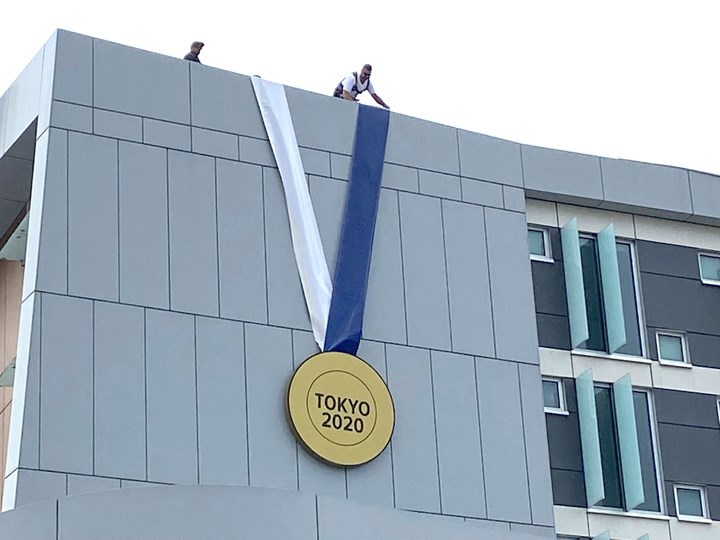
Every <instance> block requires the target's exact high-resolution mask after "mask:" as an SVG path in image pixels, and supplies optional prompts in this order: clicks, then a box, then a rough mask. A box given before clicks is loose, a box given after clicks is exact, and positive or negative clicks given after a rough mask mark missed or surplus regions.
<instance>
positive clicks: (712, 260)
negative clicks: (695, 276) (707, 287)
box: [700, 255, 720, 281]
mask: <svg viewBox="0 0 720 540" xmlns="http://www.w3.org/2000/svg"><path fill="white" fill-rule="evenodd" d="M700 276H701V277H702V278H703V279H709V280H712V281H720V257H711V256H709V255H700Z"/></svg>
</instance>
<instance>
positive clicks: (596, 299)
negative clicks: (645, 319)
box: [580, 238, 607, 351]
mask: <svg viewBox="0 0 720 540" xmlns="http://www.w3.org/2000/svg"><path fill="white" fill-rule="evenodd" d="M580 257H581V265H582V273H583V288H584V292H585V306H586V309H587V311H586V316H587V326H588V339H587V340H586V341H585V343H584V344H583V345H582V346H581V347H580V348H582V349H589V350H591V351H607V343H606V341H605V324H604V319H605V317H604V313H603V301H602V293H601V284H600V272H599V266H598V256H597V243H596V242H595V240H594V239H592V238H580Z"/></svg>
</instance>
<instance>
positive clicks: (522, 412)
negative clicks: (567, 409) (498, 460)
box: [515, 363, 535, 523]
mask: <svg viewBox="0 0 720 540" xmlns="http://www.w3.org/2000/svg"><path fill="white" fill-rule="evenodd" d="M515 371H516V373H517V388H518V394H519V397H520V400H519V401H520V425H521V426H522V434H523V450H524V453H525V478H526V479H527V487H528V489H527V498H528V504H529V509H530V523H534V521H535V520H534V519H533V504H532V493H531V489H532V488H531V487H530V462H529V460H528V444H527V432H526V430H525V407H524V404H523V391H522V373H520V364H519V363H516V364H515Z"/></svg>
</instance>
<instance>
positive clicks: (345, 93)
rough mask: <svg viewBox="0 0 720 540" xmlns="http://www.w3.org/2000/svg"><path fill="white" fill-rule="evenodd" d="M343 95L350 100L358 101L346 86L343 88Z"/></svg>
mask: <svg viewBox="0 0 720 540" xmlns="http://www.w3.org/2000/svg"><path fill="white" fill-rule="evenodd" d="M342 97H343V99H348V100H350V101H357V100H356V99H355V98H354V97H352V94H351V93H350V92H348V91H347V90H345V89H344V88H343V95H342Z"/></svg>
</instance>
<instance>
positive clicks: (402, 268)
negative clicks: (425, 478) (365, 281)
mask: <svg viewBox="0 0 720 540" xmlns="http://www.w3.org/2000/svg"><path fill="white" fill-rule="evenodd" d="M416 173H417V171H416ZM418 189H420V188H419V187H418ZM394 193H395V199H396V200H397V212H398V234H399V235H400V250H399V251H400V272H401V275H402V293H403V319H404V322H405V345H407V344H408V343H409V336H408V309H407V291H406V282H407V280H406V279H405V257H404V253H403V246H404V244H405V243H404V242H403V234H402V212H401V211H400V193H399V192H397V191H395V192H394ZM385 355H386V366H387V351H386V353H385ZM388 375H389V373H388ZM393 485H394V482H393ZM393 491H394V490H393Z"/></svg>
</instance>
